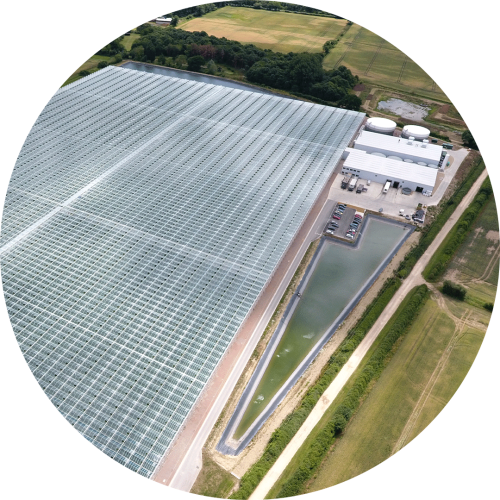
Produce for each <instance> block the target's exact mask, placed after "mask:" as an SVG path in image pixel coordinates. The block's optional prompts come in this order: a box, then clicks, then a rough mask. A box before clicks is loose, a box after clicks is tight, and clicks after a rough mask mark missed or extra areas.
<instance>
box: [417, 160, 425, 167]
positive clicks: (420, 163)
mask: <svg viewBox="0 0 500 500" xmlns="http://www.w3.org/2000/svg"><path fill="white" fill-rule="evenodd" d="M417 164H418V165H422V167H427V163H425V162H423V161H417Z"/></svg>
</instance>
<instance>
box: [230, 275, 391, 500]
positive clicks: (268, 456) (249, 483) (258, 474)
mask: <svg viewBox="0 0 500 500" xmlns="http://www.w3.org/2000/svg"><path fill="white" fill-rule="evenodd" d="M400 285H401V282H400V280H398V279H389V280H387V281H386V283H385V284H384V286H383V287H382V289H381V290H380V292H379V294H378V296H377V297H376V298H375V299H374V300H373V301H372V303H371V304H370V305H369V306H368V307H367V308H366V310H365V312H364V314H363V316H362V317H361V318H360V320H359V321H358V322H357V324H356V326H355V327H354V328H353V329H352V330H351V331H350V332H349V333H348V335H347V337H346V338H345V339H344V341H343V342H342V343H341V344H340V346H339V347H338V349H337V350H336V351H335V353H334V354H333V355H332V356H331V357H330V359H329V361H328V363H327V365H326V366H325V368H324V369H323V371H322V373H321V374H320V376H319V377H318V379H317V381H316V382H315V383H314V384H313V385H312V386H311V387H310V388H309V389H308V391H307V392H306V394H305V395H304V397H303V398H302V400H301V402H300V404H299V405H298V406H297V408H296V409H295V410H294V411H293V412H292V413H290V414H289V415H288V416H287V417H286V418H285V419H284V420H283V422H282V423H281V425H280V426H279V427H278V428H277V429H276V430H275V431H274V432H273V434H272V436H271V439H270V440H269V442H268V444H267V446H266V449H265V450H264V453H263V455H262V457H261V458H260V459H259V460H258V461H257V462H256V463H255V464H254V465H252V467H250V469H249V470H248V471H247V472H246V473H245V475H244V476H243V477H242V478H241V482H240V488H239V489H238V491H236V492H235V493H233V495H231V498H241V499H246V498H248V497H249V496H250V495H251V494H252V492H253V491H254V490H255V488H256V487H257V485H258V484H259V482H260V481H261V479H262V478H263V477H264V476H265V474H266V473H267V471H268V470H269V469H270V468H271V467H272V465H273V464H274V462H275V461H276V460H277V458H278V456H279V455H280V454H281V452H282V451H283V450H284V449H285V447H286V445H287V444H288V443H289V442H290V441H291V439H292V438H293V436H294V435H295V433H296V432H297V431H298V429H299V428H300V426H301V425H302V423H303V422H304V421H305V419H306V418H307V416H308V415H309V414H310V413H311V411H312V409H313V408H314V406H315V404H316V403H317V401H318V400H319V398H320V397H321V395H322V394H323V392H324V391H325V389H326V388H327V387H328V386H329V385H330V383H331V382H332V380H333V379H334V378H335V376H336V375H337V373H338V372H339V371H340V369H341V368H342V366H344V364H345V363H346V362H347V360H348V359H349V357H350V355H351V354H352V353H353V352H354V350H355V349H356V347H357V346H358V345H359V343H360V342H361V341H362V340H363V338H364V337H365V335H366V333H368V331H369V330H370V328H371V327H372V325H373V324H374V323H375V321H376V320H377V318H378V317H379V315H380V314H381V312H382V311H383V310H384V308H385V306H386V305H387V304H388V302H389V301H390V300H391V299H392V297H393V296H394V294H395V293H396V291H397V290H398V288H399V286H400Z"/></svg>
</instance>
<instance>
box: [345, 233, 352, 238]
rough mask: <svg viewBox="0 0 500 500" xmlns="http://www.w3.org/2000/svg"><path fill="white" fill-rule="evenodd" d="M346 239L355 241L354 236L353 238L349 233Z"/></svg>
mask: <svg viewBox="0 0 500 500" xmlns="http://www.w3.org/2000/svg"><path fill="white" fill-rule="evenodd" d="M345 237H346V238H349V239H350V240H353V239H354V236H353V235H352V234H349V233H347V234H346V235H345Z"/></svg>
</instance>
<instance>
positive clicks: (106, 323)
mask: <svg viewBox="0 0 500 500" xmlns="http://www.w3.org/2000/svg"><path fill="white" fill-rule="evenodd" d="M363 116H364V115H363V114H361V113H357V112H353V111H347V110H341V109H336V108H332V107H326V106H320V105H316V104H311V103H307V102H302V101H297V100H293V99H286V98H281V97H278V96H272V95H265V94H261V93H255V92H250V91H243V90H238V89H231V88H228V87H222V86H216V85H210V84H205V83H198V82H192V81H188V80H181V79H177V78H171V77H165V76H159V75H154V74H150V73H144V72H138V71H134V70H127V69H123V68H117V67H107V68H105V69H103V70H101V71H98V72H96V73H93V74H91V75H89V76H87V77H85V78H83V79H81V80H79V81H77V82H74V83H72V84H70V85H68V86H66V87H63V88H62V89H60V90H59V91H58V92H57V93H56V94H55V95H54V97H53V98H52V99H51V100H50V102H49V103H48V104H47V106H46V107H45V109H44V110H43V112H42V113H41V115H40V116H39V118H38V119H37V121H36V123H35V125H34V126H33V128H32V130H31V132H30V134H29V136H28V138H27V140H26V142H25V144H24V146H23V148H22V150H21V153H20V155H19V158H18V161H17V163H16V166H15V168H14V172H13V174H12V179H11V182H10V185H9V190H8V193H7V198H6V202H5V208H4V216H3V221H2V239H1V244H0V245H1V246H0V256H1V261H2V278H3V286H4V293H5V297H6V302H7V307H8V311H9V315H10V319H11V322H12V325H13V329H14V332H15V334H16V337H17V340H18V342H19V345H20V347H21V349H22V351H23V354H24V356H25V358H26V360H27V362H28V364H29V366H30V368H31V370H32V372H33V373H34V375H35V377H36V379H37V380H38V382H39V383H40V385H41V387H42V388H43V390H44V391H45V393H46V394H47V396H48V397H49V398H50V399H51V401H52V402H53V404H54V405H56V406H57V408H58V409H59V411H60V412H61V413H62V414H63V415H64V417H65V418H66V419H67V420H68V421H69V422H70V423H71V424H72V425H73V426H74V427H75V428H76V429H77V430H78V431H79V432H80V433H82V434H83V435H84V436H85V438H86V439H88V440H89V441H90V442H92V443H93V444H94V445H95V446H97V447H98V448H100V449H101V450H102V451H103V452H105V453H106V454H107V455H109V456H110V457H112V458H113V459H115V460H116V461H118V462H119V463H121V464H123V465H125V466H126V467H128V468H130V469H132V470H134V471H136V472H138V473H140V474H142V475H144V476H147V477H150V476H151V475H152V474H153V473H154V471H155V468H156V467H157V465H158V463H159V461H160V460H161V458H162V457H163V455H164V454H165V452H166V450H167V449H168V447H169V445H170V444H171V443H172V440H173V439H174V438H175V436H176V433H177V432H178V431H179V429H180V427H181V426H182V424H183V422H184V421H185V419H186V417H187V415H188V413H189V412H190V410H191V409H192V408H193V405H194V404H195V402H196V400H197V398H198V396H199V395H200V392H201V391H202V390H203V388H204V386H205V384H206V382H207V381H208V379H209V378H210V376H211V374H212V373H213V371H214V369H215V367H216V366H217V364H218V362H219V361H220V359H221V358H222V356H223V355H224V352H225V351H226V349H227V347H228V345H229V343H230V342H231V340H232V339H233V338H234V337H235V335H236V333H237V331H238V329H239V327H240V326H241V324H242V322H243V320H244V319H245V317H246V316H247V315H248V313H249V312H250V310H251V309H252V307H253V305H254V303H255V301H256V300H257V298H258V296H259V294H260V293H261V291H262V290H263V288H264V286H265V285H266V283H267V282H268V280H269V279H270V277H271V276H272V274H273V271H274V269H275V268H276V266H277V265H278V263H279V261H280V259H281V258H282V256H283V255H284V253H285V251H286V249H287V247H288V246H289V244H290V243H291V241H292V240H293V238H294V235H295V234H296V232H297V231H298V229H299V227H300V226H301V224H302V222H303V221H304V219H305V217H306V215H307V213H308V211H309V210H310V209H311V207H312V206H313V204H314V202H315V200H316V198H317V196H318V195H319V193H320V191H321V189H322V188H323V186H324V185H325V183H326V181H327V179H328V178H329V177H330V175H331V174H332V172H333V169H334V168H335V166H336V164H337V162H338V160H339V159H340V156H341V154H342V152H343V150H344V149H345V147H346V146H347V145H348V143H349V142H350V140H351V139H352V138H353V136H354V134H355V133H356V131H357V129H358V128H359V126H360V124H361V122H362V120H363Z"/></svg>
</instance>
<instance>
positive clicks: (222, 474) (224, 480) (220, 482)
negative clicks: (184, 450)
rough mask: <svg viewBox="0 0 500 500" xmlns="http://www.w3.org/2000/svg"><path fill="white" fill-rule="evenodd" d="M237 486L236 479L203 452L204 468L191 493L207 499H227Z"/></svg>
mask: <svg viewBox="0 0 500 500" xmlns="http://www.w3.org/2000/svg"><path fill="white" fill-rule="evenodd" d="M235 484H236V478H235V477H234V476H233V475H232V474H231V473H230V472H227V471H226V470H224V469H223V468H222V467H220V466H219V465H217V464H216V463H215V462H214V461H213V460H212V459H211V458H210V457H208V456H207V454H206V453H204V452H203V467H202V468H201V471H200V474H199V475H198V478H197V479H196V481H195V483H194V485H193V487H192V488H191V493H195V494H196V495H203V496H205V497H214V498H227V497H228V495H229V493H230V492H231V490H232V488H233V486H234V485H235Z"/></svg>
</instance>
